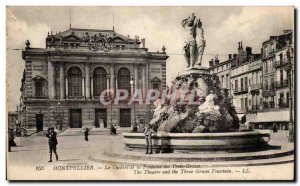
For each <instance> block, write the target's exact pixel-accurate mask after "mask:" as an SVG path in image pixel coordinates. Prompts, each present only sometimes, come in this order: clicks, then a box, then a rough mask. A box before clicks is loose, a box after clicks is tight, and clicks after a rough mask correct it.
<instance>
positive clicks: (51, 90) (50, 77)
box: [48, 60, 55, 99]
mask: <svg viewBox="0 0 300 186" xmlns="http://www.w3.org/2000/svg"><path fill="white" fill-rule="evenodd" d="M54 70H55V69H54V65H53V64H52V62H51V61H50V60H49V61H48V95H49V99H54V97H55V79H54V77H55V72H54Z"/></svg>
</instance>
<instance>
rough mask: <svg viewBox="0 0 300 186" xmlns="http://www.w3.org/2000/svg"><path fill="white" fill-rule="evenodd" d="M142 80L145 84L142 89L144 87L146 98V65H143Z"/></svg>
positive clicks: (144, 96) (144, 97)
mask: <svg viewBox="0 0 300 186" xmlns="http://www.w3.org/2000/svg"><path fill="white" fill-rule="evenodd" d="M142 82H143V86H142V89H143V99H146V96H147V95H146V94H147V91H146V66H143V67H142Z"/></svg>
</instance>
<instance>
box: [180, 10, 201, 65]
mask: <svg viewBox="0 0 300 186" xmlns="http://www.w3.org/2000/svg"><path fill="white" fill-rule="evenodd" d="M181 24H182V26H183V28H184V29H185V30H186V31H187V41H186V44H185V46H184V47H183V49H184V57H185V60H186V62H187V64H188V66H187V67H188V68H193V67H195V65H197V66H198V67H200V66H201V62H202V56H203V52H204V49H205V39H204V30H203V28H202V22H201V20H200V18H197V17H196V16H195V15H194V13H193V14H192V16H191V17H188V18H187V19H184V20H182V22H181Z"/></svg>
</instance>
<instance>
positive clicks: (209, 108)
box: [198, 94, 220, 113]
mask: <svg viewBox="0 0 300 186" xmlns="http://www.w3.org/2000/svg"><path fill="white" fill-rule="evenodd" d="M214 97H215V95H214V94H209V95H208V96H206V97H205V102H204V103H203V104H201V105H200V106H199V107H198V109H199V113H211V112H217V113H220V112H219V109H220V107H219V106H216V105H215V101H214Z"/></svg>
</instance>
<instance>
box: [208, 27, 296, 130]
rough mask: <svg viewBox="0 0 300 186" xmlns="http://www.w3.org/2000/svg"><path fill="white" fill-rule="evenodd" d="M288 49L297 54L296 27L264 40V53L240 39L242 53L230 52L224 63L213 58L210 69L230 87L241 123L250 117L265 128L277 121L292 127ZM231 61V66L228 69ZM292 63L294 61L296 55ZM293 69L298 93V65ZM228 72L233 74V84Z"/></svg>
mask: <svg viewBox="0 0 300 186" xmlns="http://www.w3.org/2000/svg"><path fill="white" fill-rule="evenodd" d="M288 50H289V51H290V52H291V54H290V55H292V56H293V55H294V44H293V32H292V31H285V32H284V33H283V34H281V35H279V36H271V37H270V39H269V40H267V41H265V42H263V43H262V50H261V54H252V48H251V47H246V49H245V50H244V49H243V45H242V42H239V47H238V53H237V54H233V55H232V56H231V55H229V59H228V60H226V61H224V62H222V63H219V61H217V63H216V62H214V60H211V61H209V66H210V67H209V69H208V70H209V72H210V73H211V74H216V75H217V76H218V77H219V80H220V82H221V84H222V85H223V86H222V87H223V88H226V89H228V88H229V89H230V92H231V95H232V97H233V104H234V106H235V108H236V111H237V113H238V116H239V118H240V120H241V123H244V122H246V121H248V122H250V123H252V124H254V125H255V127H256V128H261V129H263V128H271V127H272V125H273V123H274V122H275V123H277V124H278V126H279V128H280V129H288V122H289V109H288V107H289V97H290V93H289V89H288V80H287V72H286V70H285V66H287V65H288V63H289V61H288V58H287V51H288ZM215 61H216V60H215ZM229 63H230V68H229V69H228V68H225V69H224V67H226V66H229ZM291 63H294V59H293V58H291ZM291 73H292V93H293V95H294V69H292V72H291ZM226 74H229V77H230V84H231V86H229V87H228V86H227V79H226V78H225V77H226ZM224 84H226V86H224ZM293 105H294V102H293Z"/></svg>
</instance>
